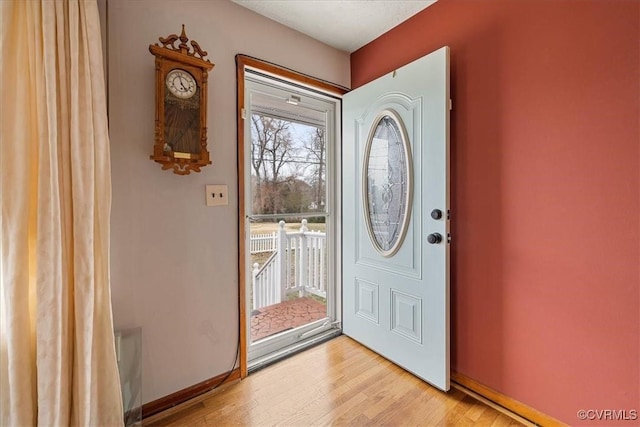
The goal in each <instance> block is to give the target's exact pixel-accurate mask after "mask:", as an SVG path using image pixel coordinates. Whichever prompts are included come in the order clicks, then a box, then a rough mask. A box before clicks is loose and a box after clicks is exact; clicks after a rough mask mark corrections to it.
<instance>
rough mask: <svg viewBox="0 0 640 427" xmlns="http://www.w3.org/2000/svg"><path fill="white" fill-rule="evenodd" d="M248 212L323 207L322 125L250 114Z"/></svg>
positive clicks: (317, 209)
mask: <svg viewBox="0 0 640 427" xmlns="http://www.w3.org/2000/svg"><path fill="white" fill-rule="evenodd" d="M251 139H252V141H251V153H250V156H251V188H252V204H253V205H252V213H253V214H254V215H267V214H274V215H277V214H291V213H315V212H318V213H324V212H326V138H325V128H324V127H322V126H313V125H308V124H301V123H298V122H294V121H290V120H286V119H282V118H275V117H271V116H267V115H263V114H253V115H252V116H251Z"/></svg>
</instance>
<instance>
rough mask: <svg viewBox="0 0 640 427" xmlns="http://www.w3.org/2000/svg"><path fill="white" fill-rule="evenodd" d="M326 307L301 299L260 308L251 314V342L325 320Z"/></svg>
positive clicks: (315, 301) (313, 300)
mask: <svg viewBox="0 0 640 427" xmlns="http://www.w3.org/2000/svg"><path fill="white" fill-rule="evenodd" d="M326 316H327V306H326V305H325V304H323V303H321V302H319V301H317V300H315V299H312V298H308V297H303V298H296V299H292V300H290V301H285V302H282V303H280V304H274V305H270V306H268V307H262V308H260V309H258V310H254V311H253V312H252V313H251V341H253V342H255V341H257V340H259V339H261V338H265V337H268V336H270V335H273V334H277V333H278V332H282V331H285V330H287V329H293V328H296V327H298V326H302V325H304V324H306V323H310V322H313V321H315V320H319V319H322V318H325V317H326Z"/></svg>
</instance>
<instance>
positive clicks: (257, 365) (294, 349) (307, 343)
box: [247, 329, 342, 374]
mask: <svg viewBox="0 0 640 427" xmlns="http://www.w3.org/2000/svg"><path fill="white" fill-rule="evenodd" d="M339 335H342V330H341V329H330V330H328V331H326V332H322V333H320V334H317V335H314V336H313V337H310V338H308V339H306V340H304V341H300V342H297V343H295V344H292V345H290V346H288V347H285V348H283V349H280V350H277V351H274V352H273V353H269V354H267V355H264V356H262V357H259V358H257V359H255V360H251V361H249V363H248V366H247V370H248V372H249V374H252V373H254V372H256V371H258V370H260V369H262V368H266V367H267V366H269V365H272V364H274V363H276V362H279V361H280V360H283V359H286V358H287V357H290V356H293V355H294V354H297V353H300V352H301V351H304V350H307V349H308V348H311V347H313V346H316V345H318V344H321V343H323V342H325V341H329V340H330V339H333V338H335V337H337V336H339Z"/></svg>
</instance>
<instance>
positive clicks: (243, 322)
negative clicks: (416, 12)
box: [236, 54, 349, 378]
mask: <svg viewBox="0 0 640 427" xmlns="http://www.w3.org/2000/svg"><path fill="white" fill-rule="evenodd" d="M247 67H249V68H252V69H255V70H258V71H260V72H263V73H266V74H268V75H272V76H274V77H275V78H280V79H284V80H286V81H289V82H291V83H293V84H298V85H302V86H305V87H308V88H311V89H315V90H318V91H321V92H323V93H325V94H327V95H330V96H337V97H340V96H342V95H344V94H345V93H347V92H348V91H349V89H348V88H346V87H344V86H339V85H336V84H334V83H331V82H327V81H325V80H320V79H317V78H315V77H312V76H309V75H306V74H302V73H299V72H297V71H293V70H291V69H289V68H285V67H282V66H280V65H276V64H273V63H271V62H267V61H263V60H261V59H257V58H253V57H251V56H247V55H242V54H238V55H236V79H237V94H236V95H237V103H236V105H237V109H236V126H237V132H238V133H237V135H238V140H237V154H238V157H237V158H238V300H239V310H238V312H239V316H240V320H239V325H240V331H239V332H240V354H239V362H240V377H241V378H245V377H246V376H247V375H248V369H247V363H248V360H247V352H248V347H249V342H248V337H247V317H246V315H247V312H246V298H247V293H246V280H247V274H246V265H245V263H246V261H245V259H244V255H245V250H246V241H245V233H246V231H247V230H245V221H244V219H245V216H246V213H247V211H246V207H245V205H244V196H245V179H244V172H245V170H244V161H245V158H244V137H245V135H244V119H243V118H242V111H243V110H244V109H245V105H244V78H245V69H246V68H247Z"/></svg>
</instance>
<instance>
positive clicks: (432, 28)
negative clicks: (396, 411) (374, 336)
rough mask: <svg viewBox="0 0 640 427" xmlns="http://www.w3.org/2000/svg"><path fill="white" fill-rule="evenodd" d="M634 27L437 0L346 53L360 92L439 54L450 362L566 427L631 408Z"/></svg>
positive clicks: (637, 110) (632, 4) (635, 19)
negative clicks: (444, 51) (591, 413)
mask: <svg viewBox="0 0 640 427" xmlns="http://www.w3.org/2000/svg"><path fill="white" fill-rule="evenodd" d="M639 22H640V2H638V1H636V0H621V1H618V0H607V1H600V0H595V1H593V0H581V1H573V0H571V1H569V0H553V1H548V0H517V1H516V0H512V1H505V0H502V1H498V0H483V1H478V0H440V1H439V2H438V3H436V4H435V5H433V6H431V7H429V8H427V9H425V10H424V11H423V12H421V13H420V14H418V15H416V16H414V17H413V18H411V19H410V20H408V21H406V22H404V23H403V24H401V25H400V26H399V27H396V28H395V29H393V30H391V31H390V32H389V33H387V34H385V35H383V36H382V37H380V38H379V39H377V40H375V41H373V42H372V43H370V44H368V45H366V46H364V47H363V48H361V49H360V50H358V51H356V52H354V53H353V54H352V56H351V69H352V86H353V87H358V86H361V85H363V84H365V83H366V82H368V81H371V80H373V79H374V78H376V77H378V76H380V75H382V74H384V73H387V72H390V71H392V70H393V69H394V68H396V67H399V66H402V65H404V64H406V63H408V62H410V61H411V60H413V59H416V58H418V57H421V56H423V55H425V54H427V53H429V52H431V51H433V50H435V49H437V48H439V47H441V46H443V45H448V46H450V47H451V77H452V79H451V89H452V97H453V100H454V111H453V112H452V122H451V123H452V127H451V143H452V147H451V150H452V165H451V166H452V208H453V216H452V218H453V223H452V227H453V237H454V244H453V246H452V251H453V252H452V254H453V255H452V256H453V258H452V310H453V312H452V314H453V315H452V328H453V329H452V330H453V337H452V366H453V369H454V370H456V371H458V372H460V373H463V374H466V375H468V376H470V377H471V378H473V379H475V380H477V381H479V382H481V383H483V384H485V385H487V386H489V387H492V388H494V389H496V390H498V391H500V392H502V393H504V394H506V395H508V396H510V397H512V398H515V399H517V400H519V401H521V402H524V403H526V404H528V405H529V406H532V407H534V408H536V409H538V410H540V411H542V412H544V413H546V414H548V415H551V416H553V417H555V418H557V419H560V420H562V421H564V422H566V423H570V424H572V425H575V424H579V420H578V418H577V417H576V412H577V411H578V410H579V409H624V410H631V409H636V410H639V411H640V391H639V388H640V371H639V368H638V364H639V361H640V350H639V342H640V316H639V310H640V308H639V307H640V292H639V283H640V270H639V267H638V265H639V264H640V252H639V247H640V237H639V234H640V233H639V228H640V227H639V225H640V214H639V212H640V209H639V195H640V182H639V181H640V177H639V173H638V171H639V166H640V165H639V160H640V151H639V145H640V126H639V121H640V106H639V99H640V87H639V81H640V67H639V54H638V52H639V50H640V34H639ZM639 416H640V414H639ZM627 423H628V422H627ZM586 424H589V423H586ZM591 424H596V422H593V423H591ZM606 424H607V423H601V422H598V425H606ZM609 424H611V425H620V421H618V422H610V423H609Z"/></svg>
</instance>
